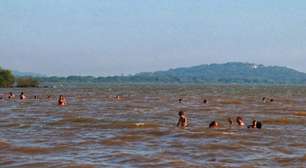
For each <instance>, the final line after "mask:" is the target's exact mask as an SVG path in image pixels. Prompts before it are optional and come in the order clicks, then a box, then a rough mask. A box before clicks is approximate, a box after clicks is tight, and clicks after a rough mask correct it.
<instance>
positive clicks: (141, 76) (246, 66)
mask: <svg viewBox="0 0 306 168" xmlns="http://www.w3.org/2000/svg"><path fill="white" fill-rule="evenodd" d="M38 79H39V80H40V81H42V82H86V83H91V82H94V83H208V84H306V74H305V73H302V72H298V71H296V70H293V69H290V68H287V67H280V66H264V65H256V64H250V63H225V64H210V65H199V66H194V67H188V68H177V69H170V70H167V71H157V72H144V73H138V74H135V75H130V76H111V77H92V76H69V77H39V78H38Z"/></svg>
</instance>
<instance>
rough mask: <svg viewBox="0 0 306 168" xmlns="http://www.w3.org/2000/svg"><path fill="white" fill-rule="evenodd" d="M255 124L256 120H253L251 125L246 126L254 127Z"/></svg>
mask: <svg viewBox="0 0 306 168" xmlns="http://www.w3.org/2000/svg"><path fill="white" fill-rule="evenodd" d="M256 126H257V121H256V120H253V122H252V125H248V128H256Z"/></svg>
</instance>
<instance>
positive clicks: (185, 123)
mask: <svg viewBox="0 0 306 168" xmlns="http://www.w3.org/2000/svg"><path fill="white" fill-rule="evenodd" d="M178 115H179V119H178V122H177V124H176V126H177V127H180V128H186V127H187V126H188V121H187V117H186V116H185V112H184V111H180V112H179V113H178Z"/></svg>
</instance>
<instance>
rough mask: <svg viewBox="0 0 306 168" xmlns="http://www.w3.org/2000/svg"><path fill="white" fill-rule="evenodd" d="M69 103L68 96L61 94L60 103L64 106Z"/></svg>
mask: <svg viewBox="0 0 306 168" xmlns="http://www.w3.org/2000/svg"><path fill="white" fill-rule="evenodd" d="M66 104H67V101H66V98H65V97H64V96H63V95H60V96H59V98H58V105H59V106H64V105H66Z"/></svg>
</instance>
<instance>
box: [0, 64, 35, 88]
mask: <svg viewBox="0 0 306 168" xmlns="http://www.w3.org/2000/svg"><path fill="white" fill-rule="evenodd" d="M38 86H39V81H38V80H36V79H33V78H32V77H15V76H14V74H13V73H12V71H11V70H8V69H2V68H1V67H0V87H1V88H9V87H38Z"/></svg>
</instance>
